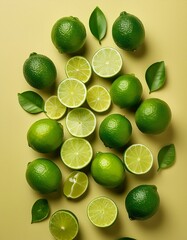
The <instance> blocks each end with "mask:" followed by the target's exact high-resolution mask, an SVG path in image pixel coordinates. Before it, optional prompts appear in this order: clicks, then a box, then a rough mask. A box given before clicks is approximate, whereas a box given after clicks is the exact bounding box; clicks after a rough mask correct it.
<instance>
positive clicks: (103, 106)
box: [86, 85, 111, 112]
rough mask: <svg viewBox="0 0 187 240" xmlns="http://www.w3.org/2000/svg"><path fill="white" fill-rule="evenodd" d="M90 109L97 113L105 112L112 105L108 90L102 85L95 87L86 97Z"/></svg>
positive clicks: (91, 88)
mask: <svg viewBox="0 0 187 240" xmlns="http://www.w3.org/2000/svg"><path fill="white" fill-rule="evenodd" d="M86 100H87V103H88V105H89V107H90V108H91V109H92V110H94V111H96V112H104V111H106V110H108V109H109V107H110V105H111V97H110V94H109V92H108V90H107V89H106V88H104V87H103V86H101V85H93V86H92V87H90V88H89V89H88V91H87V97H86Z"/></svg>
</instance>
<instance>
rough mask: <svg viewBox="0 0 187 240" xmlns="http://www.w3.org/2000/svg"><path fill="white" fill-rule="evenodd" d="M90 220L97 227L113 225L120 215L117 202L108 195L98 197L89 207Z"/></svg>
mask: <svg viewBox="0 0 187 240" xmlns="http://www.w3.org/2000/svg"><path fill="white" fill-rule="evenodd" d="M87 215H88V218H89V220H90V221H91V222H92V223H93V224H94V225H95V226H97V227H103V228H104V227H109V226H111V225H112V224H113V223H114V222H115V220H116V218H117V215H118V209H117V206H116V204H115V203H114V202H113V201H112V200H111V199H110V198H108V197H104V196H101V197H97V198H95V199H93V200H92V201H91V202H90V203H89V204H88V207H87Z"/></svg>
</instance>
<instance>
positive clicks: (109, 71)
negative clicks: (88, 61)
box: [92, 47, 122, 78]
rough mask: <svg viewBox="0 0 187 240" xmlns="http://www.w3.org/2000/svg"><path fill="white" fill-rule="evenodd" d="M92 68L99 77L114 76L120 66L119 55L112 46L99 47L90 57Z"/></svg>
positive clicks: (120, 59)
mask: <svg viewBox="0 0 187 240" xmlns="http://www.w3.org/2000/svg"><path fill="white" fill-rule="evenodd" d="M92 68H93V71H94V72H95V73H96V74H97V75H98V76H100V77H103V78H110V77H114V76H115V75H117V74H118V73H119V72H120V70H121V68H122V58H121V55H120V53H119V52H118V51H117V50H116V49H114V48H111V47H104V48H101V49H99V50H98V51H97V52H96V53H95V54H94V56H93V58H92Z"/></svg>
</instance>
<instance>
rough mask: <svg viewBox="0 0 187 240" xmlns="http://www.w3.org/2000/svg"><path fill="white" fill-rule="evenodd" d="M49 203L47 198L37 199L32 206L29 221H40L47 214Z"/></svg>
mask: <svg viewBox="0 0 187 240" xmlns="http://www.w3.org/2000/svg"><path fill="white" fill-rule="evenodd" d="M49 212H50V209H49V204H48V201H47V199H38V200H37V201H36V202H35V203H34V205H33V206H32V210H31V213H32V221H31V223H36V222H41V221H42V220H44V219H46V218H47V217H48V216H49Z"/></svg>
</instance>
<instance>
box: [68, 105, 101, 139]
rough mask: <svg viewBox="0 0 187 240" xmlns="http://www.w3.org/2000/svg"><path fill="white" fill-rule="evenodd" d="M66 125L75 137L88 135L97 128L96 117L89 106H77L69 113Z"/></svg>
mask: <svg viewBox="0 0 187 240" xmlns="http://www.w3.org/2000/svg"><path fill="white" fill-rule="evenodd" d="M66 126H67V129H68V131H69V132H70V134H71V135H73V136H74V137H88V136H89V135H91V134H92V133H93V132H94V130H95V128H96V117H95V115H94V114H93V112H92V111H91V110H89V109H87V108H83V107H81V108H75V109H73V110H71V111H70V112H69V113H68V114H67V117H66Z"/></svg>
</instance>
